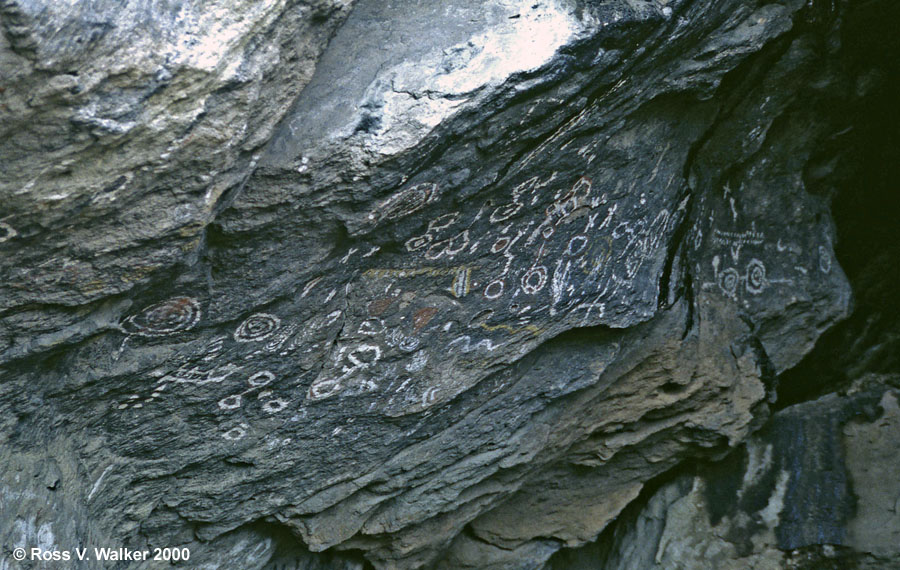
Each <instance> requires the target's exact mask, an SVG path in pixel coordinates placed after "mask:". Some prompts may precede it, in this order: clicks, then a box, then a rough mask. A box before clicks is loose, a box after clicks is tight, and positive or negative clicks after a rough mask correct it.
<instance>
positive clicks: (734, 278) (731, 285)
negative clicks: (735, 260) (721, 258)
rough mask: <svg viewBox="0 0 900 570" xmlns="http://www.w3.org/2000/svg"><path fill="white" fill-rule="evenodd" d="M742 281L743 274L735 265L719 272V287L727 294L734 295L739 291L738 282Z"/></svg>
mask: <svg viewBox="0 0 900 570" xmlns="http://www.w3.org/2000/svg"><path fill="white" fill-rule="evenodd" d="M740 282H741V276H740V275H738V272H737V270H736V269H734V268H733V267H729V268H728V269H723V270H722V272H721V273H719V288H720V289H721V290H722V292H724V293H725V294H726V295H728V296H730V297H733V296H734V294H735V293H737V288H738V284H739V283H740Z"/></svg>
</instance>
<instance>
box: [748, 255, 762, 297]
mask: <svg viewBox="0 0 900 570" xmlns="http://www.w3.org/2000/svg"><path fill="white" fill-rule="evenodd" d="M766 283H767V281H766V266H765V265H763V262H762V261H760V260H758V259H751V260H750V263H748V264H747V291H749V292H750V293H753V294H754V295H759V294H760V293H762V292H763V291H764V290H765V288H766Z"/></svg>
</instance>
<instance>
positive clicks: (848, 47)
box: [777, 0, 900, 408]
mask: <svg viewBox="0 0 900 570" xmlns="http://www.w3.org/2000/svg"><path fill="white" fill-rule="evenodd" d="M898 24H900V4H898V3H897V2H892V1H890V0H871V1H869V2H862V3H850V5H849V6H848V9H847V13H846V20H845V23H844V25H843V27H842V35H841V44H842V48H843V49H842V58H843V62H842V63H843V64H844V65H845V66H846V69H847V71H848V76H849V77H850V78H851V79H852V80H853V81H854V84H853V85H852V86H851V88H852V89H853V90H854V91H855V94H856V95H857V96H858V97H857V98H854V99H853V101H854V103H852V104H851V105H850V106H849V107H848V108H846V109H841V110H840V111H841V112H842V113H844V115H845V117H846V119H847V120H848V122H849V123H850V126H849V127H848V128H847V129H844V130H843V131H842V132H841V133H838V134H837V135H835V136H834V137H832V140H833V141H836V145H835V146H836V147H837V148H834V149H828V148H825V149H823V150H822V153H821V156H819V157H817V158H816V159H815V160H814V161H813V165H811V168H810V169H808V171H807V174H810V170H812V169H816V168H820V169H825V170H826V171H827V174H826V175H825V176H824V177H823V180H824V183H823V184H816V183H812V184H811V186H812V188H813V189H814V191H815V189H816V186H820V187H821V186H824V188H820V190H821V191H823V192H825V193H827V194H828V195H830V197H831V199H832V202H831V210H832V215H833V218H834V222H835V225H836V229H837V237H838V242H837V244H836V248H835V253H836V255H837V258H838V261H839V262H840V264H841V267H842V268H843V269H844V271H845V272H846V274H847V277H848V278H849V280H850V285H851V287H852V289H853V294H854V298H855V302H854V309H853V313H852V314H851V316H850V317H849V318H848V319H847V320H846V321H844V322H842V323H840V324H838V325H837V326H836V327H834V328H833V329H831V330H830V331H828V332H826V333H825V334H824V335H823V336H822V337H821V338H820V339H819V341H818V343H817V344H816V347H815V349H814V350H813V351H812V352H811V353H810V354H808V355H807V356H806V358H805V359H804V360H803V361H802V362H801V363H800V364H799V365H798V366H796V367H795V368H793V369H791V370H788V371H787V372H785V373H784V374H783V375H782V377H781V379H780V387H779V393H778V403H777V407H778V408H783V407H786V406H789V405H792V404H796V403H798V402H801V401H804V400H809V399H812V398H816V397H818V396H820V395H822V394H824V393H827V392H831V391H834V390H837V389H840V388H842V387H844V386H846V385H847V384H848V383H849V382H852V381H853V380H854V379H856V378H859V377H860V376H861V375H863V374H865V373H869V372H874V373H888V372H900V318H898V317H900V297H898V295H897V292H898V287H897V284H898V283H900V183H898V180H900V35H898V34H897V26H898Z"/></svg>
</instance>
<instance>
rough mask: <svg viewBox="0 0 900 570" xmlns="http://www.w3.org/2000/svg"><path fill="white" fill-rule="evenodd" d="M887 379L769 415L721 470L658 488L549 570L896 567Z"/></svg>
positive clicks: (895, 490)
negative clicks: (606, 532)
mask: <svg viewBox="0 0 900 570" xmlns="http://www.w3.org/2000/svg"><path fill="white" fill-rule="evenodd" d="M897 384H898V379H897V378H896V377H895V376H894V377H887V378H884V377H877V376H876V377H872V376H869V377H867V378H866V379H865V380H863V381H861V382H859V383H857V384H856V385H854V387H853V389H852V391H851V392H850V393H849V394H844V395H842V396H838V395H836V394H830V395H828V396H826V397H824V398H822V399H820V400H815V401H812V402H808V403H804V404H798V405H796V406H792V407H790V408H787V409H785V410H783V411H781V412H779V413H778V414H776V415H775V416H774V417H773V419H772V421H771V422H770V423H769V424H768V425H767V426H766V427H765V428H764V429H763V430H762V431H760V432H759V433H758V434H757V435H754V436H753V437H751V438H750V440H749V441H748V442H747V443H746V445H745V446H744V447H743V448H742V449H741V450H740V451H739V452H736V453H735V454H733V455H732V456H730V457H729V458H728V459H727V460H726V461H724V462H722V463H719V464H715V465H712V466H707V467H706V468H704V469H702V470H698V471H699V474H698V475H694V476H691V475H682V476H681V477H679V478H677V479H675V480H674V481H672V482H671V483H667V484H666V485H664V486H663V487H661V488H660V489H659V490H657V491H656V492H655V493H653V494H652V495H651V496H650V498H649V499H648V500H646V501H645V502H644V504H643V505H642V506H641V507H640V508H634V509H632V510H631V512H629V513H628V514H627V515H626V516H624V517H623V520H622V521H621V522H620V525H621V526H619V527H618V528H617V529H616V532H615V533H614V534H613V535H611V537H610V539H609V540H608V541H604V542H603V543H598V544H596V545H592V546H591V547H586V548H584V549H581V550H578V551H574V552H570V553H566V554H565V555H564V556H560V557H559V558H558V559H555V560H554V561H553V562H552V563H551V564H548V567H549V568H570V569H576V570H577V569H580V568H623V569H624V568H673V569H674V568H678V569H682V568H684V569H687V568H696V569H706V568H710V569H713V568H715V569H719V568H734V569H737V568H772V569H776V568H809V569H812V568H896V567H897V566H898V565H900V548H898V546H897V545H898V540H897V539H898V537H900V519H898V517H897V501H898V500H900V482H898V480H897V477H896V473H897V469H898V467H900V460H898V457H900V456H898V453H897V452H898V445H897V441H896V437H895V434H896V433H897V428H898V421H900V409H898V407H897V395H898V392H897V388H896V386H897Z"/></svg>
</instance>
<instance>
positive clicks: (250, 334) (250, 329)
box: [234, 313, 281, 342]
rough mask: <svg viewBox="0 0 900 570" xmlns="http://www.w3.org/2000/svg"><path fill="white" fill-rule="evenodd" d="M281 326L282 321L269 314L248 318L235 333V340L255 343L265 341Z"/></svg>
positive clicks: (258, 314) (259, 314)
mask: <svg viewBox="0 0 900 570" xmlns="http://www.w3.org/2000/svg"><path fill="white" fill-rule="evenodd" d="M280 326H281V319H279V318H278V317H276V316H275V315H270V314H269V313H257V314H255V315H252V316H250V317H248V318H247V320H245V321H244V322H242V323H241V326H239V327H238V328H237V330H236V331H234V340H236V341H238V342H253V341H259V340H265V339H267V338H269V337H270V336H272V333H274V332H275V331H277V330H278V327H280Z"/></svg>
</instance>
